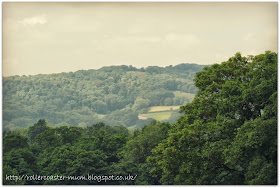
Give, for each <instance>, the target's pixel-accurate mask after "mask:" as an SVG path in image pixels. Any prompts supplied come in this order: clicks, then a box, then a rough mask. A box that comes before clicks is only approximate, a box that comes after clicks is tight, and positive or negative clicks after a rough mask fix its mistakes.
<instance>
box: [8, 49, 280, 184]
mask: <svg viewBox="0 0 280 188" xmlns="http://www.w3.org/2000/svg"><path fill="white" fill-rule="evenodd" d="M180 66H182V67H184V66H185V65H180ZM107 69H110V70H112V67H111V68H105V69H104V70H103V71H104V74H105V73H106V71H105V70H107ZM153 70H158V71H163V72H165V71H167V72H168V71H169V70H170V71H171V70H173V68H172V67H170V68H165V69H164V68H156V69H153ZM133 71H135V70H133ZM93 72H95V71H93ZM120 72H122V71H120ZM136 72H137V73H140V74H143V73H142V72H141V71H139V70H138V71H136ZM143 72H144V75H145V74H148V75H149V76H152V75H153V76H163V75H161V74H159V72H157V73H155V72H151V73H147V70H145V71H143ZM167 72H166V74H165V76H167V75H169V74H170V73H167ZM171 72H172V71H171ZM183 72H184V71H182V75H180V74H179V73H177V77H176V79H178V80H177V81H178V82H176V83H178V84H177V85H176V84H175V85H173V84H174V83H173V82H172V84H171V86H170V87H171V88H170V92H172V91H175V90H176V91H183V92H193V93H195V89H193V91H190V90H189V88H190V85H189V83H186V87H185V86H184V85H183V79H182V78H181V79H182V80H181V81H182V82H180V83H181V84H182V85H180V84H179V80H180V78H179V77H183ZM82 73H88V74H89V76H88V78H87V79H90V77H91V76H90V73H91V71H89V72H88V71H81V72H76V73H73V74H71V73H68V74H65V75H67V76H68V77H69V78H68V79H65V82H67V81H69V83H71V84H69V85H68V86H69V87H70V86H73V87H74V88H75V89H72V90H71V89H69V88H64V86H63V85H61V86H60V88H63V89H64V90H65V91H67V92H69V93H68V94H69V96H68V97H70V96H71V95H70V94H71V92H70V91H72V92H73V93H72V96H76V95H77V93H75V92H83V88H84V87H83V84H80V85H79V84H78V85H73V80H74V79H77V80H79V79H80V81H81V82H82V83H83V82H86V81H85V80H86V79H85V77H83V79H81V78H79V77H78V78H76V76H78V75H79V74H82ZM102 73H103V72H102ZM108 74H109V75H113V74H112V72H110V71H109V73H108ZM123 74H125V75H127V76H128V74H127V72H126V73H123ZM62 75H63V74H62ZM62 75H60V76H62ZM72 75H75V76H73V77H72ZM82 75H84V74H82ZM117 75H118V74H116V75H115V76H113V77H112V79H114V78H115V77H116V76H117ZM133 75H134V76H135V84H136V85H135V87H136V86H137V82H138V79H140V80H141V79H144V78H145V76H143V77H137V76H136V75H135V72H133ZM174 75H175V74H174ZM57 76H59V75H57ZM107 76H108V75H107ZM131 76H132V75H131ZM188 76H190V77H191V74H185V77H188ZM51 77H52V76H47V75H39V76H37V77H36V76H35V77H26V78H24V77H23V78H22V77H12V78H8V79H7V80H5V81H4V82H6V83H5V84H6V85H4V92H5V88H6V89H7V88H9V90H11V89H12V88H11V85H9V84H11V83H14V84H15V83H18V84H19V86H18V87H19V88H22V89H19V88H15V89H14V91H13V95H11V96H9V97H10V99H8V96H7V98H6V104H7V105H8V106H9V105H11V104H10V103H9V100H10V102H11V100H12V98H13V97H18V98H20V97H22V96H24V97H26V96H27V95H26V94H25V93H24V92H27V91H28V92H29V91H32V92H35V91H36V90H33V89H31V88H32V87H30V85H31V83H28V82H27V81H26V80H28V79H30V78H34V81H32V82H37V81H38V80H40V78H41V79H42V78H44V79H42V80H45V79H51ZM53 77H54V78H53V79H55V76H53ZM62 77H63V76H62ZM36 78H38V79H36ZM122 78H124V77H122ZM136 78H137V79H136ZM17 79H18V80H17ZM24 79H26V80H25V81H26V82H25V83H26V84H25V85H24V86H22V85H21V83H22V82H23V80H24ZM60 79H61V78H60ZM131 79H132V77H131ZM170 79H171V76H170ZM176 79H175V80H176ZM187 79H191V78H187ZM15 80H17V81H15ZM36 80H37V81H36ZM42 80H41V82H39V83H41V84H42V85H45V88H46V90H41V91H40V92H39V91H36V92H38V94H39V93H40V95H38V94H37V96H38V97H39V96H40V97H42V98H40V100H41V99H44V97H45V101H49V100H47V99H49V98H48V97H49V96H48V95H45V93H49V92H48V91H47V90H48V89H49V90H52V88H53V87H52V86H47V83H51V82H42ZM128 80H129V79H128ZM171 80H172V79H171ZM173 80H174V79H173ZM161 81H162V83H166V81H167V79H164V80H161ZM30 82H31V81H30ZM60 82H61V83H64V80H61V81H60ZM141 82H142V81H139V84H140V83H141ZM58 83H59V81H58V80H57V83H55V84H58ZM77 83H79V82H77ZM88 83H91V82H88ZM111 83H112V82H111ZM116 83H119V82H116ZM128 83H129V82H128ZM128 83H126V84H128ZM160 83H161V82H159V83H153V82H150V84H154V85H153V86H151V91H156V89H153V87H157V86H156V85H158V84H160ZM33 84H34V83H33ZM91 84H92V85H94V84H96V83H91ZM34 85H35V84H34ZM34 85H33V87H37V86H34ZM130 85H131V86H133V84H131V83H130ZM194 85H195V87H197V89H198V90H197V93H196V95H195V97H194V99H193V100H192V101H191V102H190V103H186V104H184V105H182V106H181V107H180V113H181V115H180V117H179V118H178V119H177V120H176V122H175V123H168V122H160V121H156V120H152V121H150V122H149V123H147V124H146V125H144V126H143V127H142V128H141V129H136V130H133V131H132V130H129V129H128V128H127V127H125V126H123V125H122V124H120V125H117V126H110V125H108V124H107V123H102V122H99V123H92V124H91V125H89V126H84V127H82V126H69V125H68V126H53V125H51V123H49V122H48V121H49V120H48V119H39V120H36V121H34V120H33V121H34V122H33V123H34V124H33V125H32V126H28V127H22V128H17V129H14V130H8V129H7V130H5V131H4V132H3V183H4V184H35V185H36V184H37V185H38V184H45V185H54V184H56V185H59V184H63V185H65V184H81V185H83V184H106V185H110V184H118V185H123V184H128V185H156V184H162V185H170V184H171V185H174V184H180V185H182V184H183V185H186V184H187V185H244V184H251V185H270V184H272V185H276V184H277V54H276V53H273V52H269V51H268V52H266V53H264V54H260V55H257V56H248V57H242V56H241V54H240V53H237V54H236V55H235V56H233V57H231V58H229V60H228V61H225V62H222V63H220V64H214V65H212V66H210V67H204V68H203V70H202V71H200V72H197V73H196V75H195V77H194ZM25 86H26V91H24V89H23V87H25ZM28 86H29V87H28ZM173 86H174V88H172V87H173ZM175 86H176V87H175ZM143 87H144V86H143ZM145 87H147V90H148V88H149V87H150V85H149V84H147V85H145ZM160 87H163V86H160ZM40 88H41V86H40ZM47 88H48V89H47ZM96 88H102V91H103V89H105V88H106V86H104V85H103V86H102V85H100V86H99V87H97V86H96ZM183 88H185V89H186V88H187V89H186V90H185V89H183ZM192 88H194V87H192ZM76 89H77V90H79V91H76ZM111 89H112V88H110V87H108V93H107V94H111V93H110V92H112V91H111ZM126 89H128V88H126ZM17 90H20V91H21V93H18V92H17ZM64 90H63V91H64ZM69 90H70V91H69ZM136 90H137V89H135V91H136ZM61 91H62V89H61ZM109 91H110V92H109ZM117 91H118V92H121V90H117ZM130 91H133V90H130ZM52 92H55V90H52ZM67 92H66V93H67ZM140 93H141V92H140ZM60 94H61V93H60V90H59V91H57V95H60ZM125 94H126V95H124V96H125V97H128V99H129V97H131V96H132V95H130V92H128V91H126V92H125ZM4 95H7V93H4ZM31 96H33V95H31ZM93 96H95V95H93ZM141 96H142V98H141V99H143V100H145V99H146V100H147V99H148V96H146V97H147V98H146V97H144V96H145V94H144V93H142V94H141ZM61 97H62V96H61ZM63 97H64V96H63ZM65 97H66V98H67V96H65ZM167 98H168V97H167ZM169 98H174V96H173V97H172V96H171V95H170V96H169ZM72 99H75V97H73V98H72ZM133 99H135V98H133ZM133 99H132V98H131V101H133ZM32 100H35V101H40V100H38V98H37V99H32ZM32 100H31V101H32ZM53 100H55V99H53ZM65 100H66V99H65ZM89 100H90V99H89ZM102 100H105V99H104V98H103V99H102ZM165 100H166V99H165ZM165 100H164V101H163V100H162V101H161V100H159V101H158V102H157V103H154V104H151V105H164V102H165ZM173 100H174V99H173ZM43 101H44V100H43ZM73 101H74V100H73ZM29 102H30V101H29ZM92 102H93V101H92ZM173 102H174V101H173ZM22 103H23V102H22ZM42 103H43V104H45V103H44V102H42ZM57 103H58V102H57ZM132 103H133V102H131V103H130V104H132ZM134 103H135V102H134ZM18 104H21V103H18ZM23 104H24V103H23ZM23 104H22V105H23ZM27 104H28V102H27V101H26V105H27ZM40 104H41V103H40ZM54 104H55V102H54ZM79 104H80V105H83V102H82V101H80V103H79ZM86 104H87V105H88V104H92V103H91V102H90V103H88V102H86ZM61 105H62V104H61ZM75 105H76V106H75ZM75 105H74V106H73V108H74V107H75V108H78V107H77V106H78V104H76V103H75ZM173 105H174V104H173ZM133 106H134V104H133V105H132V106H131V108H132V107H133ZM61 107H63V109H64V110H69V109H71V105H70V106H69V109H67V108H66V107H65V106H63V105H62V106H61ZM88 108H89V109H92V108H95V107H93V106H88ZM7 109H8V108H7ZM12 109H13V110H15V108H12ZM105 109H106V110H107V111H103V112H100V111H98V113H100V114H102V113H103V114H106V113H108V112H109V111H110V110H108V108H105ZM116 109H117V107H116ZM26 110H28V109H26ZM45 110H46V111H49V113H55V112H58V113H59V110H58V109H56V108H55V107H53V108H49V107H47V106H46V109H45ZM6 113H7V114H9V113H10V112H9V113H8V112H6ZM26 113H29V112H28V111H27V112H26ZM38 113H40V111H39V112H38ZM7 114H5V113H4V118H5V116H6V115H7ZM12 115H14V114H10V116H12ZM14 116H15V117H17V116H16V115H14ZM6 118H10V119H9V121H8V120H7V119H6V121H8V122H10V121H11V119H13V117H6ZM29 118H31V117H29ZM72 118H75V116H74V117H72ZM74 122H75V121H74V120H73V123H74ZM75 125H76V124H75ZM34 174H36V175H40V176H48V177H51V176H61V177H64V179H63V180H61V179H60V180H57V179H55V180H54V179H51V178H46V177H45V179H40V180H38V178H37V177H30V176H32V175H34ZM91 175H93V176H98V178H97V179H94V180H92V179H91V178H89V177H93V176H91ZM119 176H123V177H127V176H129V177H130V178H129V179H122V180H120V179H118V178H116V177H119ZM69 177H70V178H69ZM73 177H75V178H76V179H71V178H73ZM36 178H37V180H35V179H36Z"/></svg>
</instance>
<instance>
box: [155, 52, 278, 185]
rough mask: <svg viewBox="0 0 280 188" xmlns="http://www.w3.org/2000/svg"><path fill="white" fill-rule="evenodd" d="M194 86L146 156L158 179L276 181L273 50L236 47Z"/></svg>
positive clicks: (169, 181)
mask: <svg viewBox="0 0 280 188" xmlns="http://www.w3.org/2000/svg"><path fill="white" fill-rule="evenodd" d="M195 85H196V87H198V88H199V91H198V93H197V95H196V96H195V98H194V100H193V102H192V103H190V104H187V105H185V106H183V107H181V112H183V113H184V115H183V116H181V117H180V118H179V119H178V121H177V123H176V124H174V125H173V127H172V129H171V131H170V134H169V137H168V138H167V139H165V140H164V141H162V142H161V143H160V144H159V145H158V146H157V147H156V148H155V149H154V150H153V156H151V157H150V158H149V161H150V162H151V164H154V165H156V167H155V168H154V169H153V170H152V172H157V173H160V174H161V183H162V184H200V185H201V184H277V54H275V53H272V52H266V53H265V54H261V55H258V56H255V57H249V58H246V57H242V56H241V54H240V53H237V54H236V55H235V56H234V57H232V58H230V59H229V60H228V61H227V62H223V63H221V64H220V65H218V64H214V65H212V66H211V67H205V68H204V71H202V72H199V73H197V74H196V77H195Z"/></svg>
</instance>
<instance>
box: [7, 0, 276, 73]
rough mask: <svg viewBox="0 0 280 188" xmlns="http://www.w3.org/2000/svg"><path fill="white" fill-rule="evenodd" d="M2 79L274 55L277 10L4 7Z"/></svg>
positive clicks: (248, 6)
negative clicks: (106, 67) (116, 66)
mask: <svg viewBox="0 0 280 188" xmlns="http://www.w3.org/2000/svg"><path fill="white" fill-rule="evenodd" d="M2 8H3V10H2V11H3V16H2V18H3V21H2V24H3V25H2V30H3V31H2V32H3V33H2V34H3V35H2V36H3V45H2V63H3V68H2V70H3V76H11V75H35V74H50V73H60V72H70V71H77V70H82V69H83V70H88V69H99V68H101V67H103V66H111V65H132V66H134V67H137V68H141V67H147V66H161V67H165V66H168V65H177V64H180V63H196V64H202V65H208V64H214V63H221V62H222V61H226V60H228V59H229V58H230V57H232V56H233V55H234V54H235V53H237V52H241V54H242V55H243V56H247V55H257V54H260V53H264V52H265V51H267V50H270V51H274V52H277V51H278V48H277V47H278V42H277V40H278V38H277V37H278V36H277V34H278V31H277V28H278V26H277V24H278V20H277V19H278V15H277V14H278V8H277V3H275V2H274V3H271V2H270V3H268V2H265V3H260V2H259V3H244V2H242V3H241V2H235V3H225V2H224V3H221V2H219V3H217V2H216V3H209V2H208V3H190V2H178V3H170V2H169V3H152V2H142V3H136V2H134V3H128V2H126V3H109V2H95V3H88V2H87V3H73V2H72V3H53V2H49V3H43V2H40V3H34V2H33V3H30V2H29V3H23V2H21V3H20V2H18V3H16V2H6V3H3V5H2Z"/></svg>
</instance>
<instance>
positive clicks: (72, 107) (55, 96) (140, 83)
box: [3, 64, 204, 130]
mask: <svg viewBox="0 0 280 188" xmlns="http://www.w3.org/2000/svg"><path fill="white" fill-rule="evenodd" d="M203 67H204V66H202V65H195V64H180V65H176V66H168V67H165V68H163V67H156V66H153V67H147V68H141V69H137V68H135V67H132V66H125V65H122V66H110V67H103V68H101V69H99V70H80V71H77V72H69V73H59V74H47V75H42V74H40V75H34V76H10V77H4V78H3V127H4V128H5V129H7V130H8V129H10V130H13V129H15V128H17V127H26V126H28V125H32V124H33V123H34V119H40V118H44V119H47V120H48V122H49V123H50V124H52V125H73V126H85V125H90V124H93V123H97V122H101V121H102V122H105V123H106V124H110V125H112V126H115V125H121V124H122V125H125V126H128V127H129V126H133V125H139V126H143V125H144V124H145V123H148V122H145V121H144V122H143V121H142V120H138V114H140V113H146V112H147V111H148V108H149V107H151V106H172V105H183V104H184V103H186V102H190V101H191V100H192V98H189V97H186V96H175V95H174V92H176V91H181V92H184V93H192V94H194V93H196V92H197V89H196V88H195V86H194V85H193V78H194V75H195V73H196V72H198V71H201V70H202V68H203ZM112 119H114V121H112Z"/></svg>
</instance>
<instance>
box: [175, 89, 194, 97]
mask: <svg viewBox="0 0 280 188" xmlns="http://www.w3.org/2000/svg"><path fill="white" fill-rule="evenodd" d="M173 94H174V95H175V97H188V98H189V99H193V98H194V96H195V94H191V93H185V92H182V91H174V92H173Z"/></svg>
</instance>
